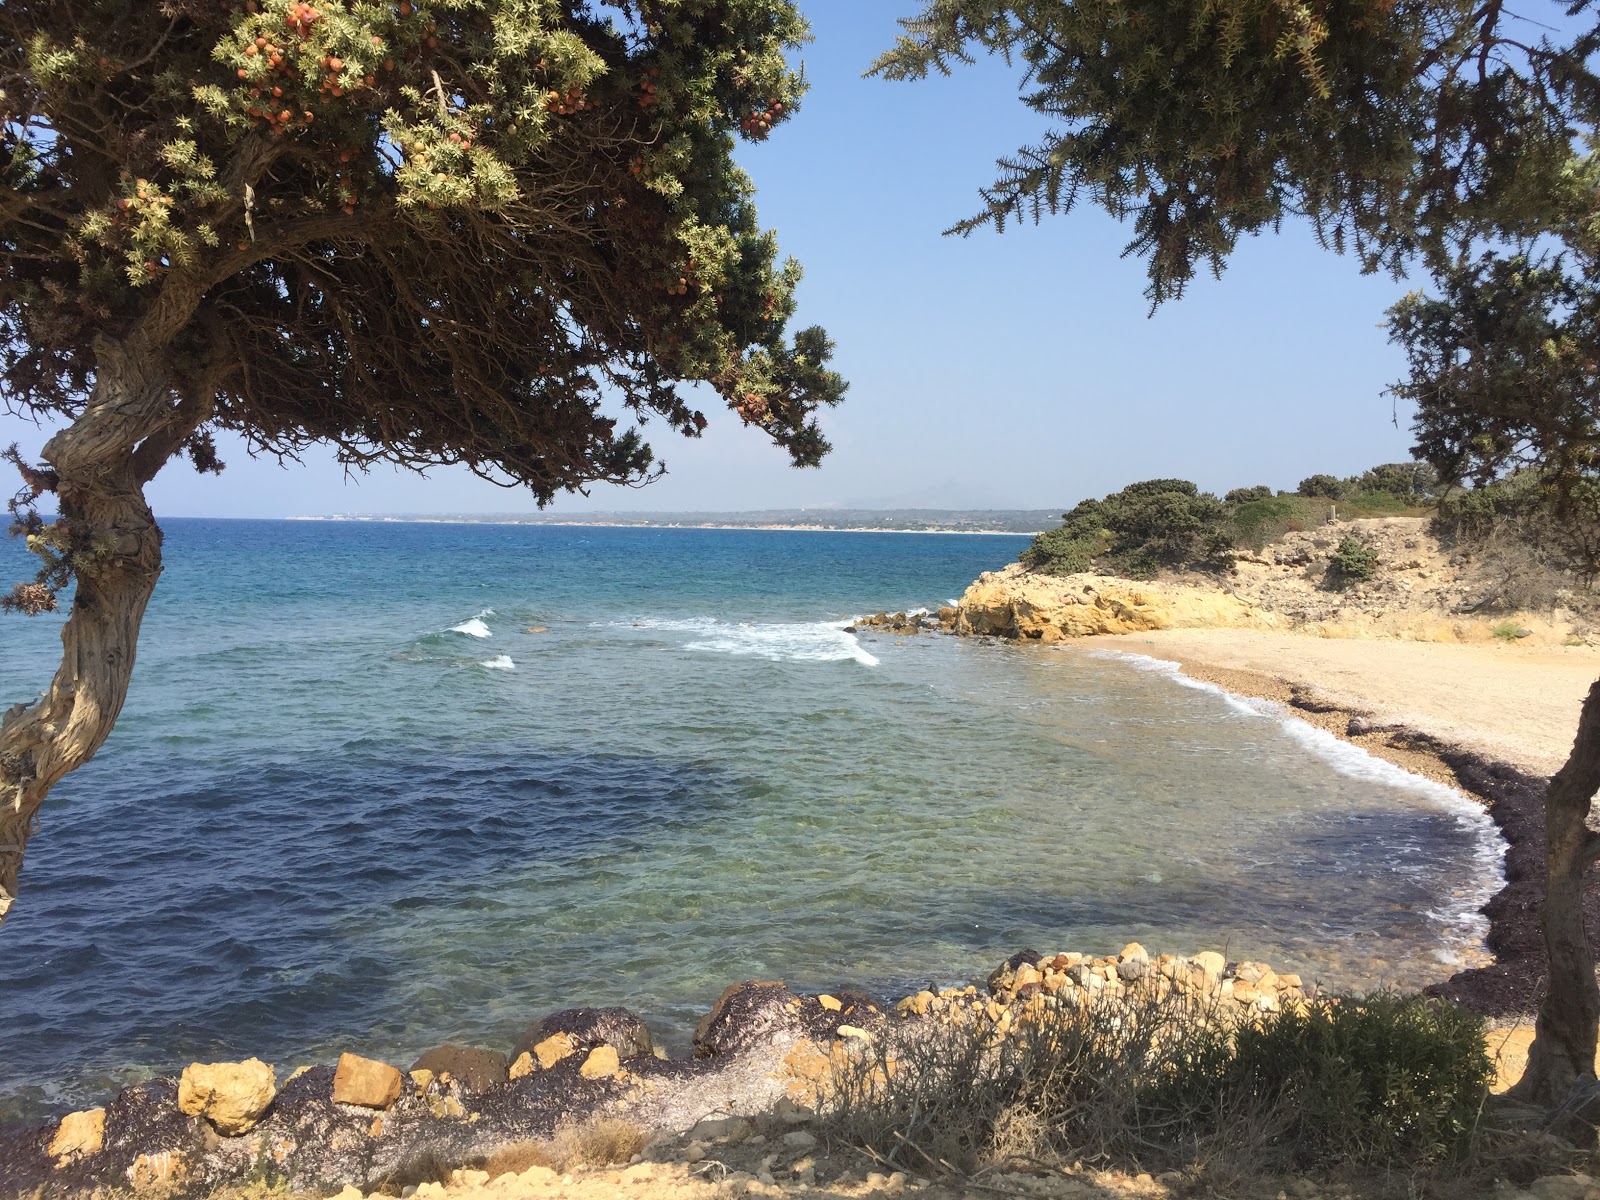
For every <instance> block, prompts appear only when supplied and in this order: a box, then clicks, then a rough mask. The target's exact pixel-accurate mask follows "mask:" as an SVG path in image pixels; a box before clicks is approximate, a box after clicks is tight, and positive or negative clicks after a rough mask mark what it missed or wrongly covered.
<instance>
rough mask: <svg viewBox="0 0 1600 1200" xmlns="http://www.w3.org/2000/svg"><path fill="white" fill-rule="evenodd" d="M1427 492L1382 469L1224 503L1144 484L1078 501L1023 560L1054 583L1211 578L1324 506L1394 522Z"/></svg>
mask: <svg viewBox="0 0 1600 1200" xmlns="http://www.w3.org/2000/svg"><path fill="white" fill-rule="evenodd" d="M1434 490H1435V489H1434V483H1433V473H1432V471H1431V470H1430V469H1429V468H1428V467H1427V465H1426V464H1423V463H1414V464H1413V463H1388V464H1385V465H1383V466H1378V467H1374V468H1373V469H1372V470H1370V471H1367V472H1365V473H1364V474H1361V475H1357V476H1352V477H1350V478H1348V479H1337V478H1335V477H1334V476H1332V475H1313V476H1312V477H1311V478H1310V479H1307V480H1304V481H1302V482H1301V484H1300V490H1299V492H1298V493H1293V494H1291V493H1287V492H1280V493H1278V494H1277V495H1274V494H1273V492H1272V489H1271V488H1269V487H1267V486H1266V485H1264V484H1259V485H1257V486H1255V487H1246V488H1234V489H1233V490H1232V491H1230V492H1228V493H1227V495H1226V496H1225V497H1224V498H1223V499H1221V500H1218V499H1217V498H1216V497H1215V496H1213V495H1211V494H1210V493H1202V492H1201V491H1200V490H1199V488H1197V487H1196V486H1195V485H1194V484H1192V483H1190V482H1189V481H1188V480H1185V479H1150V480H1146V481H1144V482H1143V483H1135V484H1132V485H1130V486H1128V487H1126V488H1124V489H1123V490H1122V491H1120V492H1115V493H1113V494H1112V495H1110V496H1106V497H1105V498H1104V499H1100V500H1085V501H1084V502H1083V503H1082V504H1079V505H1078V506H1077V507H1076V508H1074V509H1073V510H1072V511H1071V512H1069V513H1067V514H1065V516H1063V518H1062V520H1063V522H1064V524H1063V525H1062V526H1061V527H1060V528H1058V529H1051V530H1047V531H1046V532H1044V533H1041V534H1039V535H1038V536H1037V537H1035V538H1034V540H1033V542H1032V543H1031V544H1030V545H1029V546H1028V548H1027V549H1026V550H1024V551H1023V552H1022V556H1021V561H1022V562H1023V563H1024V564H1025V565H1026V566H1028V567H1029V568H1031V569H1033V570H1038V571H1045V572H1048V573H1050V574H1054V575H1072V574H1076V573H1077V572H1079V571H1088V570H1091V569H1094V568H1096V567H1101V568H1103V569H1106V570H1109V571H1114V572H1116V573H1117V574H1120V575H1125V576H1128V577H1130V578H1136V579H1138V578H1149V577H1150V576H1152V575H1154V574H1155V573H1156V572H1157V571H1159V570H1161V569H1163V568H1166V569H1182V568H1186V567H1187V568H1200V569H1204V570H1214V569H1217V568H1221V567H1226V566H1228V565H1230V564H1231V562H1232V561H1233V551H1234V550H1241V549H1248V550H1256V551H1259V550H1260V549H1262V547H1264V546H1266V545H1268V544H1270V543H1272V542H1275V541H1277V540H1278V539H1279V538H1281V537H1283V535H1284V534H1286V533H1289V532H1291V531H1297V530H1302V529H1308V528H1312V527H1314V526H1316V525H1321V524H1323V523H1324V522H1326V521H1327V520H1328V519H1329V517H1330V515H1331V514H1332V511H1333V505H1332V504H1331V503H1330V500H1329V499H1328V497H1333V498H1336V499H1337V509H1338V515H1339V516H1341V517H1345V518H1356V517H1373V516H1394V515H1401V514H1407V513H1415V512H1417V511H1418V510H1419V508H1420V507H1421V506H1422V505H1423V504H1425V503H1427V502H1428V500H1427V497H1429V496H1431V495H1433V493H1434ZM1352 562H1354V560H1352ZM1357 569H1359V567H1358V568H1357ZM1361 578H1366V576H1361Z"/></svg>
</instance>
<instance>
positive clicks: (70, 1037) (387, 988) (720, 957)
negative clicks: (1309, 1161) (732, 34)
mask: <svg viewBox="0 0 1600 1200" xmlns="http://www.w3.org/2000/svg"><path fill="white" fill-rule="evenodd" d="M166 528H167V533H168V537H167V560H168V571H167V573H166V575H165V576H164V577H163V580H162V585H161V588H160V590H159V591H158V593H157V596H156V599H155V601H154V602H153V603H152V605H151V608H150V613H149V617H148V619H147V622H146V626H145V636H144V640H143V642H142V645H141V650H140V660H139V665H138V669H137V671H136V674H135V680H134V686H133V690H132V693H131V695H130V698H129V701H128V705H127V708H126V710H125V712H124V714H123V717H122V720H121V722H120V723H119V725H118V727H117V730H116V732H115V733H114V734H113V736H112V738H111V740H110V741H109V742H108V744H107V746H106V747H105V749H104V750H103V751H102V752H101V754H100V755H99V756H98V757H97V758H96V759H95V760H94V761H93V762H92V763H91V764H90V765H89V766H87V767H86V768H84V769H83V770H81V771H79V772H77V773H76V774H74V775H72V776H71V777H69V778H68V780H67V781H66V782H65V783H63V784H62V785H61V786H60V787H59V788H58V789H57V790H56V793H55V795H54V796H52V798H51V801H50V803H49V805H48V806H47V808H46V811H45V812H44V814H43V822H42V832H41V833H40V834H39V836H38V837H37V838H36V839H35V840H34V842H33V844H32V847H31V849H30V855H29V861H28V864H27V867H26V868H25V873H24V879H23V892H22V897H21V900H20V901H19V903H18V905H17V907H16V909H15V911H14V915H13V916H12V918H11V920H10V921H9V923H8V924H7V925H6V927H5V928H4V929H3V930H0V1118H5V1117H23V1116H28V1117H31V1116H36V1115H38V1114H39V1113H41V1112H43V1111H46V1110H48V1109H51V1108H59V1107H62V1106H65V1105H69V1104H74V1103H79V1102H82V1101H84V1100H87V1099H90V1098H93V1097H99V1096H102V1095H104V1094H105V1093H106V1092H107V1091H109V1090H110V1089H112V1088H113V1087H115V1086H116V1085H118V1084H119V1083H121V1082H125V1081H127V1080H129V1079H132V1078H137V1077H139V1076H141V1075H147V1074H150V1073H163V1072H168V1071H172V1070H175V1069H177V1068H178V1067H181V1066H182V1065H183V1064H185V1063H187V1062H189V1061H191V1060H192V1059H206V1060H210V1059H217V1058H228V1057H240V1056H245V1055H249V1054H259V1055H261V1056H262V1057H264V1058H266V1059H268V1060H269V1061H274V1062H276V1063H278V1064H279V1065H280V1066H293V1065H294V1064H295V1063H297V1062H302V1061H316V1060H321V1059H326V1058H329V1057H331V1056H332V1055H334V1054H336V1053H337V1052H338V1051H340V1050H344V1049H355V1050H359V1051H363V1052H366V1053H370V1054H374V1055H378V1056H382V1057H387V1058H390V1059H392V1060H394V1061H397V1062H401V1063H402V1065H406V1064H408V1063H409V1062H410V1061H411V1057H412V1056H415V1055H416V1054H418V1053H420V1052H421V1051H422V1050H424V1049H426V1048H427V1047H428V1046H430V1045H432V1044H435V1043H437V1042H439V1041H443V1040H447V1039H448V1040H458V1041H469V1042H478V1043H481V1044H487V1045H497V1046H502V1047H503V1046H508V1045H510V1044H511V1042H512V1041H514V1040H515V1038H516V1037H517V1036H519V1035H520V1033H521V1031H522V1029H523V1028H524V1027H525V1026H526V1025H527V1024H528V1023H529V1022H530V1021H532V1020H533V1019H535V1018H536V1017H538V1016H539V1015H541V1014H542V1013H543V1012H545V1011H548V1010H550V1009H552V1008H555V1007H563V1006H568V1005H573V1004H596V1005H598V1004H624V1005H627V1006H629V1007H631V1008H634V1009H636V1010H637V1011H640V1012H641V1013H643V1014H644V1015H645V1017H646V1019H647V1020H648V1021H649V1022H650V1023H651V1025H652V1027H653V1028H655V1029H657V1030H658V1031H660V1032H661V1033H664V1034H665V1035H667V1036H666V1040H667V1041H668V1044H669V1045H673V1046H675V1047H677V1048H682V1046H683V1045H684V1043H685V1042H686V1039H687V1033H688V1031H689V1030H690V1029H692V1027H693V1023H694V1021H695V1020H696V1019H697V1018H698V1016H699V1014H700V1013H701V1012H703V1011H704V1010H705V1009H706V1008H707V1007H708V1006H709V1005H710V1003H711V1002H712V1001H713V1000H714V999H715V998H716V995H717V993H718V992H719V991H720V990H721V989H722V988H723V987H724V986H725V985H726V984H727V983H729V982H731V981H733V980H736V979H745V978H753V977H760V978H785V979H787V980H788V981H789V982H790V983H791V985H793V986H796V987H800V988H806V989H826V988H830V987H839V986H844V985H857V986H864V987H866V988H867V989H869V990H875V991H881V992H892V991H895V990H897V989H901V990H903V989H906V988H910V987H913V986H922V985H924V984H927V983H928V982H930V981H934V982H941V983H943V982H949V981H956V980H966V979H969V978H972V977H974V976H977V975H980V974H982V973H984V972H986V971H987V970H988V969H990V968H991V967H992V966H993V964H994V962H996V961H997V960H998V959H999V958H1000V957H1003V956H1004V955H1006V954H1009V953H1011V952H1012V951H1014V950H1016V949H1018V948H1020V947H1022V946H1024V945H1031V946H1033V947H1035V948H1037V949H1040V950H1056V949H1079V950H1084V951H1096V952H1108V951H1114V950H1115V949H1117V948H1118V947H1119V946H1121V945H1122V943H1123V942H1125V941H1128V940H1130V939H1138V940H1141V941H1143V942H1145V943H1146V944H1147V945H1149V946H1151V947H1152V949H1158V948H1159V949H1169V948H1170V949H1174V950H1179V951H1184V950H1198V949H1201V948H1207V947H1227V948H1229V949H1231V951H1232V952H1233V953H1234V954H1235V955H1239V956H1244V957H1252V958H1261V959H1265V960H1268V961H1271V962H1273V963H1274V964H1276V965H1280V966H1282V967H1284V968H1285V969H1290V970H1296V969H1297V970H1299V971H1300V972H1301V973H1302V974H1304V975H1306V976H1308V977H1311V978H1320V979H1321V980H1323V981H1324V982H1325V983H1328V984H1331V985H1333V986H1336V987H1344V988H1365V987H1371V986H1374V985H1377V984H1380V983H1386V982H1388V983H1403V984H1411V983H1420V982H1424V981H1426V980H1429V979H1433V978H1439V977H1442V976H1443V975H1445V974H1448V973H1449V971H1450V970H1451V968H1450V967H1449V966H1448V965H1447V961H1446V960H1448V959H1451V958H1453V957H1454V958H1459V957H1461V956H1463V955H1470V954H1471V953H1473V951H1474V947H1475V945H1476V939H1477V938H1478V937H1480V936H1481V933H1482V930H1481V927H1480V926H1479V924H1478V922H1477V920H1476V918H1475V917H1473V916H1472V912H1473V910H1474V909H1475V908H1476V906H1477V905H1478V904H1479V903H1481V902H1482V900H1483V899H1484V898H1485V897H1486V895H1487V894H1488V892H1489V890H1492V887H1493V886H1494V881H1495V874H1496V871H1497V869H1498V860H1497V858H1496V857H1495V854H1494V851H1493V841H1492V838H1491V837H1490V836H1489V833H1488V828H1487V823H1486V821H1484V819H1483V818H1482V817H1481V814H1479V813H1478V812H1477V811H1476V810H1475V809H1473V808H1472V807H1471V806H1469V805H1463V804H1461V803H1459V802H1455V801H1452V799H1451V794H1450V793H1448V792H1446V791H1445V790H1444V789H1440V788H1437V787H1434V786H1433V785H1428V784H1424V783H1421V782H1420V781H1416V780H1413V779H1412V778H1411V777H1408V776H1405V775H1403V774H1402V773H1400V772H1398V771H1396V770H1394V769H1392V768H1390V767H1388V766H1387V765H1386V764H1382V763H1379V762H1377V761H1376V760H1372V759H1370V758H1367V757H1366V756H1365V755H1363V754H1361V753H1360V752H1358V751H1355V750H1353V749H1351V748H1350V747H1348V746H1345V745H1343V744H1342V743H1339V742H1336V741H1334V740H1333V739H1331V738H1326V737H1324V736H1323V735H1320V734H1318V733H1317V731H1315V730H1312V729H1310V727H1308V726H1305V725H1302V724H1299V723H1296V722H1289V723H1285V722H1284V721H1283V720H1282V719H1281V714H1278V713H1277V712H1276V711H1274V710H1272V709H1271V708H1270V706H1263V705H1260V704H1256V703H1254V702H1245V701H1240V700H1236V699H1234V698H1231V697H1228V696H1226V695H1224V694H1223V693H1220V692H1218V691H1217V690H1216V689H1212V688H1207V687H1204V686H1184V685H1183V683H1182V681H1180V680H1178V679H1176V678H1174V676H1173V674H1172V673H1171V672H1170V671H1169V670H1167V669H1165V668H1163V667H1162V666H1161V665H1160V664H1158V663H1155V662H1152V661H1150V660H1141V659H1137V658H1130V657H1128V656H1125V655H1116V654H1088V653H1084V652H1082V651H1064V650H1053V651H1052V650H1042V649H1040V648H1037V647H1016V646H1006V645H992V644H984V643H980V642H977V641H971V640H956V639H950V638H943V637H936V636H928V635H924V636H921V637H915V638H907V639H900V640H897V639H895V638H893V637H887V636H870V635H869V636H863V637H860V638H856V637H854V636H852V635H850V634H847V633H844V632H843V630H842V628H841V627H842V625H843V624H844V621H843V620H842V618H843V617H844V616H846V615H848V614H851V613H860V612H868V611H876V610H878V609H882V608H889V609H891V610H893V609H900V608H907V607H917V606H921V605H928V606H937V605H938V604H941V603H943V602H944V601H945V600H946V598H947V597H950V596H954V595H957V594H959V592H960V590H961V589H962V588H963V587H964V586H965V585H966V584H967V583H968V582H969V581H970V580H971V579H972V578H973V577H974V576H975V575H977V574H978V572H980V571H982V570H986V569H990V568H993V567H996V566H999V565H1001V564H1003V563H1004V562H1006V561H1008V560H1009V559H1011V558H1013V557H1014V556H1015V554H1016V552H1017V550H1018V549H1020V548H1021V546H1022V544H1023V541H1024V539H1021V538H1014V537H950V536H936V535H872V534H819V533H781V532H747V531H713V530H622V529H617V530H607V529H592V528H584V529H561V528H547V527H546V528H539V527H515V526H448V525H410V524H324V523H310V522H232V521H229V522H221V521H215V522H214V521H198V520H190V521H179V520H174V521H170V522H167V523H166ZM0 568H4V569H7V570H9V573H10V576H16V575H20V574H21V573H22V572H23V571H24V570H25V569H26V561H25V556H24V555H23V554H21V553H20V551H19V549H18V548H17V547H16V546H15V545H7V546H4V547H3V548H0ZM8 577H9V576H8ZM530 626H543V627H545V629H546V632H541V633H530V632H526V630H527V629H528V627H530ZM58 630H59V621H58V620H56V619H54V618H43V619H38V620H34V621H31V622H30V621H24V620H22V619H20V618H11V619H8V620H6V621H4V622H3V623H0V703H11V702H14V701H15V700H18V699H22V698H24V697H26V696H29V695H32V694H33V693H35V692H36V691H37V690H38V689H39V688H40V687H42V686H43V685H44V684H45V682H46V681H47V680H48V677H49V674H50V672H51V670H52V669H53V668H54V666H55V661H56V655H57V653H58V651H59V641H58V640H57V634H58Z"/></svg>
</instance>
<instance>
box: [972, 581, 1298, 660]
mask: <svg viewBox="0 0 1600 1200" xmlns="http://www.w3.org/2000/svg"><path fill="white" fill-rule="evenodd" d="M947 624H948V628H950V629H951V630H952V632H955V633H958V634H976V635H979V636H989V637H1004V638H1016V639H1018V640H1024V641H1038V642H1058V641H1061V640H1062V639H1063V638H1074V637H1093V636H1096V635H1098V634H1107V633H1142V632H1144V631H1146V630H1149V629H1210V628H1244V629H1272V628H1276V627H1278V626H1279V625H1281V624H1284V622H1281V621H1278V620H1275V619H1274V618H1273V616H1272V615H1271V614H1270V613H1265V612H1262V611H1260V610H1258V609H1256V608H1254V607H1252V606H1251V605H1249V604H1247V603H1245V602H1244V601H1242V600H1240V599H1238V598H1237V597H1235V596H1230V595H1228V594H1227V593H1225V592H1222V591H1219V590H1217V589H1216V588H1215V587H1214V586H1213V587H1204V586H1200V585H1198V584H1191V583H1181V582H1173V583H1166V582H1163V583H1135V582H1132V581H1130V580H1126V579H1116V578H1113V577H1111V576H1107V575H1042V574H1039V573H1036V572H1033V571H1029V570H1027V569H1026V568H1024V567H1023V566H1022V565H1021V564H1013V565H1012V566H1009V567H1006V568H1005V569H1004V570H1001V571H989V572H985V573H984V574H983V575H981V576H979V577H978V580H977V582H976V583H974V584H972V586H971V587H969V588H967V590H966V592H965V593H963V595H962V597H961V601H960V603H959V604H958V605H957V606H956V608H955V611H954V615H953V616H952V617H950V618H949V619H948V622H947Z"/></svg>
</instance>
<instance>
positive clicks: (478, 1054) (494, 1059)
mask: <svg viewBox="0 0 1600 1200" xmlns="http://www.w3.org/2000/svg"><path fill="white" fill-rule="evenodd" d="M411 1069H412V1071H431V1072H432V1073H433V1075H434V1076H435V1077H437V1076H440V1075H443V1074H446V1073H448V1074H449V1075H450V1077H451V1078H452V1079H455V1080H457V1081H459V1082H460V1083H461V1084H462V1085H463V1086H464V1087H466V1088H467V1090H468V1091H473V1092H482V1091H486V1090H487V1089H489V1088H492V1087H494V1086H495V1085H496V1084H499V1083H504V1082H505V1081H506V1080H507V1079H508V1078H510V1063H509V1062H508V1061H507V1059H506V1056H505V1055H504V1054H501V1053H500V1052H499V1051H498V1050H480V1049H477V1048H476V1047H472V1046H457V1045H454V1044H452V1043H449V1042H447V1043H445V1044H444V1045H442V1046H435V1047H434V1048H433V1049H432V1050H429V1051H428V1052H427V1053H426V1054H424V1055H423V1056H422V1057H421V1058H419V1059H417V1061H416V1062H415V1063H413V1064H412V1067H411Z"/></svg>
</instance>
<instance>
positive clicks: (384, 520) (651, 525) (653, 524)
mask: <svg viewBox="0 0 1600 1200" xmlns="http://www.w3.org/2000/svg"><path fill="white" fill-rule="evenodd" d="M207 519H208V520H215V519H217V518H207ZM279 519H280V520H284V521H310V522H321V523H323V524H346V525H496V526H506V525H525V526H527V527H529V528H532V529H698V530H726V531H731V532H745V533H897V534H908V533H927V534H939V535H941V536H953V537H1037V536H1038V534H1039V532H1040V531H1038V530H1032V531H1029V530H1017V529H944V528H939V529H878V528H874V527H872V526H867V525H714V524H700V523H698V522H696V523H693V524H682V523H674V522H667V521H516V520H505V521H470V520H466V519H464V518H460V517H331V516H330V517H323V516H295V517H282V518H279Z"/></svg>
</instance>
